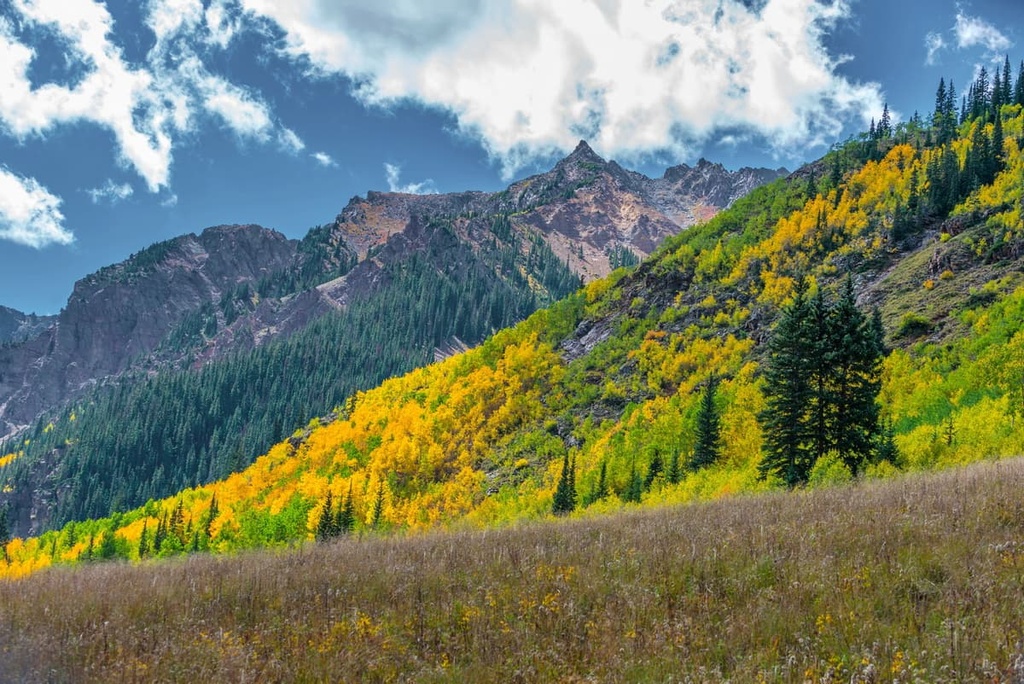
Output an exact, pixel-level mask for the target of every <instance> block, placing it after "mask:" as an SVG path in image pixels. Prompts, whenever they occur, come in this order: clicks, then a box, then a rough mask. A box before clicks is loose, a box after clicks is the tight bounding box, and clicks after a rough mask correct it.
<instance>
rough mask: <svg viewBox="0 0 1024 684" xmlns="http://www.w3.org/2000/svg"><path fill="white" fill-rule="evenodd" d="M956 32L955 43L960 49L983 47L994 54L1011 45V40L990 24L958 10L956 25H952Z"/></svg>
mask: <svg viewBox="0 0 1024 684" xmlns="http://www.w3.org/2000/svg"><path fill="white" fill-rule="evenodd" d="M953 32H954V33H955V34H956V45H957V47H958V48H960V49H964V48H971V47H983V48H985V50H987V51H988V52H989V53H991V54H993V55H996V54H999V53H1002V52H1003V51H1005V50H1007V49H1008V48H1010V47H1011V46H1012V45H1013V41H1011V40H1010V39H1009V38H1007V37H1006V36H1005V35H1003V34H1002V32H1001V31H1000V30H999V29H997V28H996V27H995V26H993V25H992V24H990V23H988V22H987V21H985V20H984V19H981V18H979V17H972V16H968V15H966V14H964V13H963V12H962V11H958V12H957V14H956V25H955V26H954V27H953Z"/></svg>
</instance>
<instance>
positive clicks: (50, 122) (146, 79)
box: [0, 0, 171, 190]
mask: <svg viewBox="0 0 1024 684" xmlns="http://www.w3.org/2000/svg"><path fill="white" fill-rule="evenodd" d="M13 6H14V9H15V10H16V11H18V12H20V13H21V17H22V19H23V20H24V21H25V22H26V23H27V24H30V25H33V26H43V27H49V28H50V29H53V30H54V32H55V33H56V34H57V35H59V37H60V38H61V39H62V40H63V41H64V43H65V48H66V51H67V53H66V56H67V58H68V59H69V60H75V61H77V62H80V63H82V64H83V65H87V66H88V67H89V71H88V73H87V74H86V75H85V76H84V77H83V78H82V80H81V82H79V83H77V84H76V85H75V86H74V87H68V86H62V85H57V84H54V83H47V84H44V85H42V86H40V87H38V88H33V87H32V84H31V82H30V80H29V76H28V71H29V67H30V65H31V62H32V59H33V58H34V52H33V51H32V50H31V49H29V48H27V47H26V46H25V45H23V44H21V43H20V42H19V41H18V40H17V39H16V38H15V37H14V34H13V26H12V24H11V23H10V22H9V21H5V20H0V63H3V64H4V65H5V66H4V69H3V70H2V72H0V123H2V124H3V126H4V127H5V128H6V130H7V131H8V132H9V133H10V134H11V135H13V136H15V137H17V138H19V139H22V138H25V137H28V136H41V135H44V134H45V133H47V132H48V131H49V130H50V129H51V128H53V127H55V126H57V125H60V124H66V123H72V122H78V121H91V122H93V123H96V124H99V125H100V126H103V127H104V128H107V129H109V130H110V131H111V132H112V133H113V134H114V138H115V140H116V141H117V144H118V149H119V153H120V156H121V158H122V159H123V160H124V161H125V162H126V163H127V164H129V165H131V166H132V167H134V168H135V169H136V171H137V172H138V173H139V175H140V176H142V177H143V179H145V181H146V183H147V185H148V186H149V187H150V189H153V190H155V189H158V188H159V187H161V186H163V185H166V183H167V179H168V169H169V166H170V155H171V138H170V136H169V134H168V131H167V130H166V127H165V126H164V125H163V123H164V122H163V118H164V116H163V113H162V109H163V108H162V106H161V102H160V97H159V93H158V92H157V91H156V90H155V89H154V85H155V84H154V82H153V77H152V75H151V74H149V73H148V72H146V71H145V70H138V69H132V68H129V67H128V66H127V65H126V64H125V62H124V60H123V59H122V54H121V50H120V49H119V48H117V47H116V46H115V45H113V44H112V43H111V42H110V41H109V39H108V35H109V34H110V32H111V30H112V19H111V17H110V14H109V13H108V12H107V9H106V6H104V5H102V4H98V3H95V2H91V1H90V0H14V2H13Z"/></svg>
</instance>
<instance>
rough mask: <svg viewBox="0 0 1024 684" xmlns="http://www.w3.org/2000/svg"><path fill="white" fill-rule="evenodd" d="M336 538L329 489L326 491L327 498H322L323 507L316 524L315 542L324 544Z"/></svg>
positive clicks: (332, 503) (332, 504) (332, 501)
mask: <svg viewBox="0 0 1024 684" xmlns="http://www.w3.org/2000/svg"><path fill="white" fill-rule="evenodd" d="M336 536H337V533H336V532H335V521H334V495H333V494H332V493H331V490H330V488H328V489H327V496H326V497H324V507H323V509H322V510H321V511H320V519H319V520H318V521H317V524H316V540H317V541H318V542H325V541H327V540H329V539H333V538H334V537H336Z"/></svg>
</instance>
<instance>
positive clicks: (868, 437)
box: [829, 277, 885, 475]
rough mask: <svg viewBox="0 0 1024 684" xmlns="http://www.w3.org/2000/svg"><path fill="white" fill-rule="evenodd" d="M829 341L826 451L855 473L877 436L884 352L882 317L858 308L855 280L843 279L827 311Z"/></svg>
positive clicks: (868, 453) (866, 456)
mask: <svg viewBox="0 0 1024 684" xmlns="http://www.w3.org/2000/svg"><path fill="white" fill-rule="evenodd" d="M831 327H832V334H831V336H830V337H831V342H832V346H833V348H834V350H835V352H834V354H833V356H832V359H831V367H830V369H829V375H830V379H829V385H830V395H829V401H830V402H831V403H832V404H833V412H834V418H833V421H832V423H831V425H829V432H830V436H831V439H830V442H831V443H830V447H831V448H833V449H835V450H836V452H837V453H838V454H839V457H840V459H841V460H842V461H843V463H845V464H846V466H847V467H848V468H849V469H850V472H852V473H853V474H854V475H856V474H857V473H858V472H859V471H860V469H861V467H862V466H863V464H864V463H865V461H866V460H867V459H868V458H869V457H870V455H871V453H872V449H873V445H874V443H875V439H876V437H877V434H878V404H877V403H876V401H875V399H876V397H877V396H878V391H879V389H880V388H881V380H880V366H881V361H882V357H883V355H884V353H885V350H884V345H883V341H882V338H881V336H882V330H881V319H880V317H878V316H877V314H876V315H874V316H873V317H872V318H871V319H868V318H867V317H866V316H864V314H863V313H861V311H860V309H858V308H857V303H856V297H855V294H854V290H853V281H852V279H851V278H849V277H847V279H846V283H845V286H844V288H843V292H842V294H841V295H840V297H839V299H838V301H837V302H836V304H835V306H834V307H833V308H832V312H831Z"/></svg>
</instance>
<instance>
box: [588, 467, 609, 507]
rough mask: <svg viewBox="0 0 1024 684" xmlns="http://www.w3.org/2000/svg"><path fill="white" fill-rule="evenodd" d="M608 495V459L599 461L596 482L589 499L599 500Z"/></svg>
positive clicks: (592, 500)
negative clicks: (599, 466) (599, 465)
mask: <svg viewBox="0 0 1024 684" xmlns="http://www.w3.org/2000/svg"><path fill="white" fill-rule="evenodd" d="M606 496H608V461H601V468H600V470H598V471H597V484H595V485H594V491H593V493H592V494H591V496H590V501H591V503H593V502H594V501H600V500H601V499H603V498H605V497H606Z"/></svg>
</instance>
